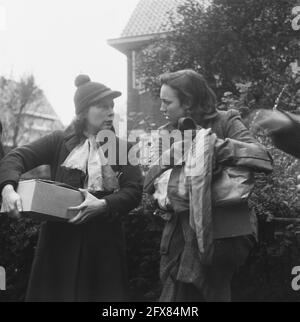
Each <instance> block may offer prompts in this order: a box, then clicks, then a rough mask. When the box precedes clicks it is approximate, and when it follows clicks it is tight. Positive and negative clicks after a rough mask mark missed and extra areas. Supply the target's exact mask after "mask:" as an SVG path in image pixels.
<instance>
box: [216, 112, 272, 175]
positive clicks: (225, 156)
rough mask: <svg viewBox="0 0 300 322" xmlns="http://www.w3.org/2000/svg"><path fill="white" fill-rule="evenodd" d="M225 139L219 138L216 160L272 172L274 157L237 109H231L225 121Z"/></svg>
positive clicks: (226, 163) (228, 164)
mask: <svg viewBox="0 0 300 322" xmlns="http://www.w3.org/2000/svg"><path fill="white" fill-rule="evenodd" d="M224 134H225V140H222V139H217V142H216V162H217V163H219V164H223V165H225V166H240V167H247V168H249V169H251V170H253V171H257V172H265V173H270V172H272V170H273V159H272V157H271V155H270V153H269V152H268V151H267V149H266V148H265V147H264V146H263V145H262V144H260V143H258V142H257V141H256V140H255V138H254V137H253V136H252V135H251V133H250V131H249V130H248V129H247V128H246V126H245V125H244V124H243V122H242V120H241V117H240V115H239V113H238V112H237V111H234V110H232V111H229V112H228V118H227V120H226V121H225V122H224Z"/></svg>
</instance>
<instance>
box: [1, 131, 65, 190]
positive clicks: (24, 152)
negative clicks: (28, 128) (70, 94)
mask: <svg viewBox="0 0 300 322" xmlns="http://www.w3.org/2000/svg"><path fill="white" fill-rule="evenodd" d="M60 133H62V132H60V131H57V132H54V133H52V134H49V135H47V136H45V137H43V138H41V139H39V140H37V141H35V142H33V143H31V144H28V145H24V146H22V147H19V148H16V149H14V150H13V151H11V152H10V153H8V154H7V155H6V156H5V157H4V158H3V159H2V160H1V162H0V192H1V191H2V189H3V187H4V186H5V185H6V184H8V183H10V184H12V185H13V186H14V187H15V188H16V187H17V185H18V182H19V180H20V177H21V175H22V174H23V173H25V172H27V171H30V170H32V169H34V168H36V167H38V166H40V165H46V164H47V165H51V164H52V162H53V159H54V156H55V151H56V148H57V145H58V138H59V136H60Z"/></svg>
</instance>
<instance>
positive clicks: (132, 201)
mask: <svg viewBox="0 0 300 322" xmlns="http://www.w3.org/2000/svg"><path fill="white" fill-rule="evenodd" d="M119 184H120V190H119V191H118V192H116V193H113V194H111V195H109V196H106V197H104V199H105V200H106V202H107V204H108V208H109V212H110V213H116V212H119V213H124V212H128V211H130V210H132V209H134V208H136V207H137V206H138V205H139V203H140V202H141V199H142V191H143V176H142V172H141V169H140V167H139V166H131V165H125V166H123V167H122V170H121V173H120V178H119Z"/></svg>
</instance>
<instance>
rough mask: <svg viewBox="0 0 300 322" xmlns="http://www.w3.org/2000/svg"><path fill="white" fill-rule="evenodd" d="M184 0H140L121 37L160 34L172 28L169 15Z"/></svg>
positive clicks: (174, 11)
mask: <svg viewBox="0 0 300 322" xmlns="http://www.w3.org/2000/svg"><path fill="white" fill-rule="evenodd" d="M183 2H184V1H183V0H140V2H139V3H138V5H137V7H136V8H135V10H134V12H133V14H132V15H131V18H130V19H129V21H128V23H127V25H126V27H125V29H124V31H123V32H122V35H121V38H125V37H136V36H144V35H151V34H158V33H162V32H166V31H170V30H171V25H170V22H169V15H170V14H173V15H174V16H176V8H177V7H178V5H179V4H182V3H183Z"/></svg>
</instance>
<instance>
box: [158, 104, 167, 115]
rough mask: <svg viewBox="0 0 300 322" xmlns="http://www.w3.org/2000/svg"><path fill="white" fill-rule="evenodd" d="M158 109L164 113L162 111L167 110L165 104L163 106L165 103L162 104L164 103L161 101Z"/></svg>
mask: <svg viewBox="0 0 300 322" xmlns="http://www.w3.org/2000/svg"><path fill="white" fill-rule="evenodd" d="M160 111H161V112H162V113H164V112H166V111H167V109H166V106H165V104H164V103H161V106H160Z"/></svg>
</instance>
